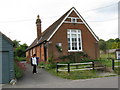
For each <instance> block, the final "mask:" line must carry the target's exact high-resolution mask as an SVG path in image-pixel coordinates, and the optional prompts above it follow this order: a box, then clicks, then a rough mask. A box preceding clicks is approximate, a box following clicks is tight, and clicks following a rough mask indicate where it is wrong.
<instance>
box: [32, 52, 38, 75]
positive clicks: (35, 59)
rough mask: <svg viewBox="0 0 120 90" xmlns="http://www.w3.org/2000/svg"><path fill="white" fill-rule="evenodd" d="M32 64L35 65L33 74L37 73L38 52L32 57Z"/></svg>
mask: <svg viewBox="0 0 120 90" xmlns="http://www.w3.org/2000/svg"><path fill="white" fill-rule="evenodd" d="M31 65H32V66H33V74H36V73H37V70H36V67H37V65H38V57H36V54H34V55H33V57H32V58H31Z"/></svg>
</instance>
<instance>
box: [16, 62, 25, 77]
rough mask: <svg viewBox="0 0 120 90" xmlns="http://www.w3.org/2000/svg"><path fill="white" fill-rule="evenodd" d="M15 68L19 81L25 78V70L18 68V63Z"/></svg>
mask: <svg viewBox="0 0 120 90" xmlns="http://www.w3.org/2000/svg"><path fill="white" fill-rule="evenodd" d="M14 68H15V78H16V79H19V78H21V77H22V76H23V70H22V69H21V68H20V67H19V66H18V64H17V63H14Z"/></svg>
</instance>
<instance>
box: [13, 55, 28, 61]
mask: <svg viewBox="0 0 120 90" xmlns="http://www.w3.org/2000/svg"><path fill="white" fill-rule="evenodd" d="M15 60H16V61H26V58H25V57H18V56H16V57H15Z"/></svg>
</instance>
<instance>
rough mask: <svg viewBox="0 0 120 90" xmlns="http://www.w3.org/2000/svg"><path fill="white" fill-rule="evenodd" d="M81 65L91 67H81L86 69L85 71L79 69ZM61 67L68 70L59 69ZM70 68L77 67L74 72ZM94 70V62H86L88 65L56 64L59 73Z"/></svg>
mask: <svg viewBox="0 0 120 90" xmlns="http://www.w3.org/2000/svg"><path fill="white" fill-rule="evenodd" d="M80 65H90V66H81V67H82V68H83V67H84V69H78V66H80ZM59 66H67V70H64V69H59ZM70 66H76V69H74V70H71V68H70ZM91 69H92V70H94V69H95V65H94V62H86V63H68V64H60V63H57V64H56V71H57V72H59V71H67V72H68V73H69V72H70V71H79V70H91Z"/></svg>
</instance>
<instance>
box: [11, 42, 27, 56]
mask: <svg viewBox="0 0 120 90" xmlns="http://www.w3.org/2000/svg"><path fill="white" fill-rule="evenodd" d="M13 43H14V56H15V58H16V57H25V50H26V49H27V48H28V45H27V44H26V43H24V44H20V41H17V40H13Z"/></svg>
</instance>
